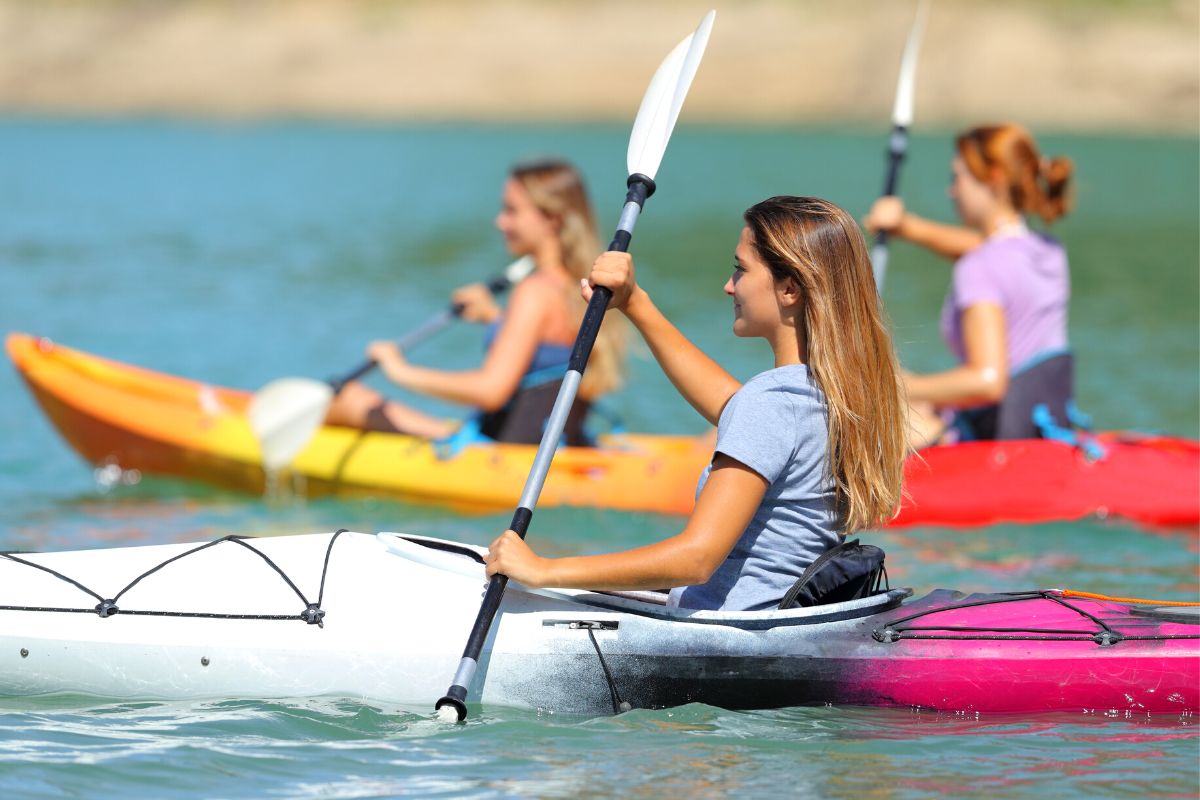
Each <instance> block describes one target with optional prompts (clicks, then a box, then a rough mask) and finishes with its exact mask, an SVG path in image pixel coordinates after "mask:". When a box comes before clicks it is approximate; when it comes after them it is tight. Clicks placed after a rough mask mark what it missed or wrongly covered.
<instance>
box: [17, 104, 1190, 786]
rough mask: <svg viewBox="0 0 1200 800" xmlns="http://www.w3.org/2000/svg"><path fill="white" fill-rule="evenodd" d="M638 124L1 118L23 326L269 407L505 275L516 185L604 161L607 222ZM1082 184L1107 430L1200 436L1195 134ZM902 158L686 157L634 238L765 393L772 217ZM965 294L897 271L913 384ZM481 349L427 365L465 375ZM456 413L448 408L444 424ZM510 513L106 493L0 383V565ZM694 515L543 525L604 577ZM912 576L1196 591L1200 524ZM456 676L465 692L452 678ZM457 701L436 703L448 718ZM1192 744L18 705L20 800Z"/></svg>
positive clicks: (885, 724)
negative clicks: (554, 161)
mask: <svg viewBox="0 0 1200 800" xmlns="http://www.w3.org/2000/svg"><path fill="white" fill-rule="evenodd" d="M626 136H627V130H625V129H623V128H619V127H611V128H587V129H583V128H578V127H569V126H564V127H545V126H543V127H528V128H521V127H508V128H475V127H471V128H468V127H389V126H373V125H323V124H315V123H293V124H272V125H254V126H226V125H204V124H196V123H187V124H184V123H168V122H155V121H141V122H95V121H88V122H72V121H42V120H28V119H9V120H6V121H0V152H4V153H5V154H6V157H5V158H4V159H3V160H0V203H3V212H2V213H0V323H2V325H0V327H2V328H3V329H4V330H5V331H8V330H22V331H27V332H31V333H37V334H41V335H45V336H50V337H52V338H54V339H56V340H59V341H62V342H63V343H65V344H68V345H74V346H77V347H81V348H83V349H86V350H89V351H92V352H96V353H99V354H103V355H107V356H110V357H113V358H117V359H120V360H124V361H129V362H133V363H137V364H140V365H144V366H148V367H151V368H155V369H160V370H164V371H169V372H175V373H179V374H183V375H187V376H191V377H197V378H203V379H205V380H208V381H211V382H215V383H222V384H230V385H237V386H246V387H257V386H260V385H261V384H263V383H264V382H266V381H268V380H270V379H272V378H275V377H280V376H283V375H292V374H294V375H309V376H315V377H322V376H326V375H329V374H332V373H335V372H339V371H341V370H343V369H346V368H348V367H350V366H353V365H354V364H355V363H357V362H358V360H359V359H360V357H361V348H362V345H363V343H365V342H366V341H367V340H369V339H372V338H379V337H385V336H396V335H398V334H400V333H403V332H404V331H405V330H407V329H409V328H411V327H412V326H414V325H415V324H417V323H418V322H420V321H422V320H423V319H424V318H425V317H426V316H428V315H429V314H430V313H431V312H432V311H433V310H434V309H436V308H437V307H439V305H440V304H441V303H442V302H444V300H445V296H446V292H447V291H448V290H449V289H450V288H452V287H454V286H457V285H459V284H461V283H464V282H467V281H470V280H475V279H477V278H479V277H480V276H482V275H487V274H490V273H491V272H493V271H494V270H496V269H497V268H498V267H499V266H500V265H502V264H504V263H506V261H507V258H506V256H505V254H504V252H503V250H502V247H501V245H500V242H499V239H498V236H497V235H496V234H495V233H494V231H493V230H492V229H491V219H492V217H493V215H494V213H495V210H496V207H497V202H498V196H499V187H500V184H501V182H502V180H503V176H504V172H505V168H506V166H507V165H508V164H509V163H510V162H512V161H514V160H516V159H519V158H523V157H527V156H530V155H534V154H539V153H547V152H553V153H561V154H564V155H567V156H569V157H571V158H573V159H575V160H576V161H578V162H579V163H580V164H581V166H582V167H583V170H584V172H585V174H586V175H587V177H588V178H589V181H590V184H591V187H592V190H593V196H594V198H595V200H596V202H597V207H598V211H599V213H600V216H601V218H602V220H603V221H604V226H603V227H604V228H605V229H606V230H607V229H609V228H610V227H611V226H612V224H613V222H614V221H615V216H616V212H617V210H618V209H619V206H620V202H621V199H622V197H623V192H624V189H623V184H624V175H623V166H624V148H625V137H626ZM1044 144H1045V145H1046V148H1047V149H1048V150H1049V151H1050V152H1052V153H1059V152H1062V153H1065V154H1068V155H1071V156H1072V157H1073V158H1075V159H1076V162H1077V165H1078V168H1079V173H1080V184H1079V197H1078V200H1079V210H1078V212H1077V213H1076V214H1075V215H1073V216H1072V217H1070V218H1068V219H1067V220H1065V221H1064V222H1063V223H1062V224H1061V225H1059V226H1056V230H1057V231H1058V233H1059V234H1060V235H1061V236H1062V238H1063V239H1064V240H1065V241H1066V243H1067V245H1068V247H1069V249H1070V253H1071V261H1072V269H1073V275H1074V284H1073V285H1074V302H1073V305H1072V315H1071V336H1072V339H1073V343H1074V346H1075V348H1076V351H1077V353H1078V357H1079V363H1080V377H1079V382H1080V396H1081V398H1080V399H1081V405H1082V406H1083V407H1084V408H1085V409H1086V410H1088V411H1090V412H1091V413H1092V414H1093V416H1094V417H1095V418H1096V420H1097V423H1098V424H1099V425H1100V426H1101V427H1105V428H1114V427H1129V428H1138V429H1143V430H1162V431H1167V432H1172V433H1179V434H1184V435H1188V436H1193V437H1194V436H1197V435H1198V433H1200V415H1198V408H1200V373H1198V370H1197V365H1198V363H1200V343H1198V341H1197V340H1198V335H1200V334H1198V331H1200V321H1198V317H1200V271H1198V269H1197V267H1198V260H1200V254H1198V250H1197V243H1198V237H1200V224H1198V222H1197V219H1198V217H1200V202H1198V198H1197V186H1198V185H1200V166H1198V159H1197V141H1196V140H1195V139H1194V138H1181V139H1150V138H1114V137H1106V138H1099V137H1078V136H1055V137H1048V138H1047V139H1046V140H1045V142H1044ZM882 150H883V137H882V134H881V133H880V132H877V131H876V132H855V131H836V130H821V131H801V130H782V129H780V130H720V129H694V128H693V129H689V128H686V127H685V128H682V129H681V130H679V131H678V132H677V134H676V136H675V138H674V140H673V141H672V144H671V149H670V151H669V152H668V154H667V157H666V159H665V163H664V165H663V168H662V170H661V171H660V173H659V176H658V178H659V186H660V190H659V193H658V194H656V195H655V197H654V198H653V199H652V200H651V201H650V202H649V204H648V206H647V211H646V214H645V216H644V217H643V219H642V221H641V222H640V223H639V226H638V231H637V235H636V236H635V240H634V245H633V251H634V253H635V256H636V257H637V259H638V264H639V275H640V277H641V279H642V280H643V282H644V283H645V284H646V286H647V287H648V288H649V289H650V291H651V292H652V293H653V294H654V295H655V297H656V299H657V300H658V301H659V303H660V305H662V306H663V307H664V309H665V310H666V311H667V313H668V314H669V315H671V316H672V317H673V318H674V319H676V320H677V321H678V322H679V324H680V325H681V327H682V328H683V329H684V330H685V332H687V333H688V334H689V335H690V336H692V337H693V338H694V339H695V340H696V341H697V342H698V343H699V344H701V346H703V347H704V348H705V349H706V350H709V351H710V352H712V353H713V354H714V355H715V356H716V357H717V358H718V359H719V360H721V361H722V362H723V363H725V364H726V365H728V366H729V367H730V368H731V370H732V371H733V372H735V374H738V375H739V376H741V377H747V376H749V375H751V374H753V373H755V372H757V371H759V370H761V369H763V368H765V367H767V366H769V362H768V359H769V353H768V352H767V351H766V350H765V348H763V347H762V345H761V344H758V345H757V346H756V345H755V343H752V342H741V341H737V340H734V339H733V337H732V336H730V334H729V324H730V320H731V314H730V309H729V306H728V301H727V299H726V298H725V297H724V296H723V295H722V294H721V291H720V288H721V285H722V283H723V282H724V280H725V277H726V275H727V269H728V266H727V265H728V263H729V255H730V253H731V251H732V248H733V245H734V242H735V240H736V237H737V232H738V229H739V227H740V223H739V215H740V212H741V210H742V209H743V208H745V207H746V206H747V205H749V204H751V203H752V202H754V201H756V200H758V199H761V198H762V197H764V196H767V195H769V194H776V193H785V192H786V193H808V194H818V195H823V196H827V197H829V198H831V199H833V200H835V201H837V202H839V203H841V204H843V205H844V206H846V207H847V208H849V209H851V210H853V211H854V212H855V213H856V214H861V213H862V212H864V211H865V210H866V208H867V207H868V205H869V203H870V200H871V198H872V197H873V195H874V193H875V192H876V191H877V190H878V185H879V183H880V181H881V175H882V163H883V162H882ZM948 152H949V145H948V140H947V137H946V136H944V135H940V136H939V135H930V136H921V137H917V138H916V139H915V140H914V142H913V148H912V156H911V159H910V161H909V163H908V164H907V165H906V167H905V172H904V174H903V178H902V187H903V191H904V193H905V195H906V196H907V197H908V198H909V201H910V203H911V205H912V206H913V207H914V208H915V209H916V210H918V211H920V212H922V213H927V214H930V215H934V216H939V217H942V218H947V216H948V215H949V214H950V210H949V205H948V202H947V201H946V199H945V195H944V186H945V183H946V175H947V164H946V160H947V157H948ZM947 277H948V268H947V266H946V265H943V264H941V263H939V262H937V261H935V260H934V259H932V258H931V257H929V256H927V255H924V254H922V253H919V252H917V251H915V250H914V249H912V248H909V247H906V246H904V245H900V246H897V247H896V248H894V253H893V259H892V264H891V269H890V272H889V278H888V283H887V292H886V299H887V301H888V307H889V311H890V313H891V315H892V317H893V321H894V323H895V328H896V332H897V340H898V341H899V343H900V347H901V350H902V353H903V356H904V359H905V361H906V363H907V365H908V366H910V367H911V368H913V369H918V370H924V369H936V368H939V367H942V366H945V365H947V364H948V363H949V361H948V357H947V356H946V355H945V352H944V350H943V348H942V345H941V343H940V342H939V341H938V334H937V325H936V319H937V310H938V308H939V307H940V303H941V298H942V294H943V292H944V290H945V285H946V281H947ZM479 347H480V336H479V331H478V330H474V329H472V328H470V327H468V326H462V327H459V328H456V329H453V330H451V331H448V332H446V333H445V334H443V335H442V336H440V337H439V338H437V339H434V340H431V341H429V342H428V343H427V344H426V345H423V346H422V348H421V349H419V350H416V351H414V353H413V357H414V359H415V360H418V361H423V362H425V363H432V364H440V365H449V366H466V365H468V364H470V363H471V362H472V361H473V360H474V359H475V358H476V357H477V354H478V352H479ZM632 371H633V376H632V380H631V385H630V387H629V388H628V389H626V390H625V391H623V392H622V393H621V394H620V395H619V396H617V397H615V398H614V399H613V400H612V402H611V403H610V405H611V407H612V408H614V409H616V410H618V411H619V412H620V414H621V415H622V416H623V417H624V419H625V422H626V424H627V425H628V426H629V427H630V428H633V429H639V430H655V431H678V432H689V431H699V430H701V427H702V426H701V423H700V421H699V419H698V418H695V417H694V416H693V415H690V414H689V413H688V412H687V410H686V408H685V407H684V405H683V403H682V401H681V400H679V399H678V397H677V396H676V395H675V394H674V393H673V391H672V389H671V387H670V385H669V384H668V383H667V382H666V381H665V379H663V378H662V376H661V375H660V374H659V373H658V372H657V370H656V368H655V367H654V364H653V362H652V361H650V360H648V359H641V360H637V361H635V362H634V364H633V370H632ZM418 405H423V407H425V408H429V409H432V410H436V411H449V410H451V409H449V408H448V407H446V406H442V405H439V404H435V403H429V402H420V401H418ZM507 517H508V515H507V514H498V515H490V516H485V517H470V518H463V517H459V516H455V515H453V514H451V513H449V512H446V511H442V510H438V509H429V508H420V507H414V506H409V505H405V504H402V503H397V502H392V501H386V500H322V501H319V502H313V503H307V504H305V503H299V502H292V503H284V504H268V503H266V502H264V501H263V500H261V499H259V498H254V497H247V496H244V495H239V494H233V493H226V492H221V491H216V490H213V489H209V488H206V487H203V486H197V485H194V484H189V483H186V482H177V481H168V480H161V479H147V480H145V481H143V482H142V483H141V484H139V485H136V486H121V487H118V488H116V489H112V490H104V489H102V488H101V487H100V486H98V484H97V482H96V481H95V479H94V478H93V475H92V472H91V470H90V468H88V467H87V466H86V465H84V464H83V463H82V462H80V461H79V459H78V458H77V457H76V456H75V455H74V454H73V453H72V452H71V451H70V450H69V449H68V448H67V447H66V446H65V445H64V444H63V443H62V442H61V441H60V440H59V439H58V437H57V435H56V434H55V433H54V431H53V430H52V429H51V428H50V426H49V425H48V424H47V423H46V422H45V420H44V419H43V417H42V416H41V414H40V412H39V411H38V410H37V408H36V407H35V405H34V404H33V402H32V400H31V399H30V397H29V396H28V394H27V393H26V391H25V389H24V387H23V385H22V384H21V382H20V381H19V379H18V378H17V377H16V375H15V373H14V372H13V371H12V370H11V369H0V549H54V548H63V547H84V546H117V545H122V544H133V543H138V544H140V543H158V542H174V541H196V540H203V539H206V538H211V537H216V536H220V535H224V534H227V533H246V534H257V535H270V534H279V533H299V532H309V531H315V530H328V529H331V528H336V527H348V528H353V529H358V530H367V531H374V530H385V529H388V530H404V531H409V532H414V533H424V534H431V535H435V536H444V537H449V538H455V539H460V540H465V541H471V542H475V543H486V542H487V541H488V540H489V539H490V538H491V537H492V536H494V535H495V534H496V533H497V532H499V530H501V529H502V528H503V526H504V524H505V523H506V521H507ZM677 525H678V521H677V520H674V519H670V518H664V517H656V516H653V515H630V514H618V513H615V512H604V511H594V510H591V511H589V510H582V511H581V510H561V509H546V510H543V511H539V512H538V514H537V516H536V518H535V521H534V524H533V529H532V532H531V541H535V542H537V543H538V544H539V546H540V547H541V548H542V549H543V550H544V551H546V552H547V553H577V552H594V551H599V550H603V549H605V548H610V547H623V546H629V545H634V544H638V543H641V542H645V541H647V540H648V539H650V538H651V537H654V536H658V535H663V534H668V533H672V532H674V531H675V530H676V529H677V528H676V526H677ZM870 538H871V539H872V540H873V541H875V542H877V543H879V544H882V545H883V546H884V547H886V548H887V550H888V553H889V558H888V562H889V571H890V573H891V575H892V579H893V581H894V582H897V583H903V584H906V585H911V586H913V587H914V588H915V589H917V590H918V591H923V590H926V589H930V588H933V587H937V586H951V587H957V588H963V589H980V590H989V589H997V590H999V589H1014V588H1017V589H1020V588H1031V587H1036V586H1068V587H1071V588H1077V589H1086V590H1092V591H1099V592H1105V593H1114V594H1126V595H1130V594H1132V595H1137V596H1151V597H1162V598H1168V599H1182V600H1187V599H1196V598H1197V592H1198V588H1200V579H1198V572H1200V570H1198V558H1200V546H1198V542H1197V536H1196V534H1195V532H1183V533H1180V532H1156V531H1145V530H1139V529H1136V528H1133V527H1130V526H1128V525H1123V524H1120V523H1114V522H1101V521H1095V520H1090V521H1083V522H1079V523H1071V524H1053V525H1041V526H1031V527H1019V526H997V527H993V528H989V529H985V530H978V531H953V530H944V529H932V528H923V529H915V530H905V531H902V532H889V533H886V534H879V535H873V536H871V537H870ZM447 677H449V676H447ZM432 700H433V698H431V701H432ZM1196 733H1197V731H1196V727H1195V725H1194V720H1192V719H1187V718H1185V719H1157V718H1156V719H1155V720H1149V721H1148V720H1126V719H1116V720H1113V719H1103V718H1095V717H1084V716H1078V717H1076V716H1063V717H1053V718H1039V719H1034V720H1013V719H1005V718H991V719H987V718H984V719H978V720H977V719H963V718H959V717H955V716H954V715H937V714H932V713H929V712H908V711H902V712H880V711H867V710H861V709H831V708H819V709H787V710H781V711H771V712H754V713H741V712H728V711H723V710H719V709H715V708H710V707H705V706H689V707H685V708H681V709H674V710H669V711H656V712H644V711H636V712H633V713H630V714H626V715H622V716H620V717H616V718H597V719H576V718H561V717H539V716H538V715H536V714H533V713H522V712H515V711H506V710H503V709H482V711H481V713H480V712H477V713H476V714H475V716H474V717H473V719H472V721H471V722H470V723H469V724H468V725H467V726H465V727H461V728H456V727H444V726H440V725H437V724H435V723H433V722H432V721H431V720H430V719H429V715H428V713H427V709H424V708H415V709H414V708H409V709H396V708H379V707H375V706H371V705H367V704H356V703H347V702H338V701H333V700H330V701H320V702H303V703H255V702H244V701H236V702H233V701H230V702H210V703H198V704H191V703H189V704H178V703H123V702H112V701H105V700H102V699H95V698H78V697H63V698H44V699H37V700H14V699H7V700H0V795H4V796H14V797H59V796H62V795H64V794H65V795H68V796H96V797H112V796H126V797H201V796H204V797H261V796H288V797H308V796H312V797H372V796H389V795H409V796H422V797H426V796H437V795H446V796H477V797H510V796H511V797H517V796H568V795H570V796H576V795H583V796H608V795H613V794H617V793H626V794H629V795H631V796H652V795H653V796H661V795H663V794H664V793H669V794H671V795H674V794H682V793H689V794H692V795H696V796H701V797H707V796H724V795H727V794H733V793H735V792H736V793H739V794H750V795H768V794H770V795H772V796H777V795H778V794H779V793H780V791H787V790H792V791H793V792H795V791H796V790H799V791H801V792H806V793H812V794H816V793H820V794H828V795H833V796H842V795H862V794H871V795H881V796H888V797H893V796H894V797H918V796H928V795H932V794H938V793H946V794H952V795H967V796H980V797H984V796H986V797H1022V796H1028V795H1033V794H1042V795H1046V796H1056V797H1057V796H1074V797H1087V796H1093V795H1124V794H1128V795H1152V796H1164V795H1166V796H1170V795H1190V794H1192V793H1194V792H1195V791H1196V790H1197V788H1198V781H1200V774H1198V769H1197V756H1198V755H1200V740H1198V738H1197V736H1196Z"/></svg>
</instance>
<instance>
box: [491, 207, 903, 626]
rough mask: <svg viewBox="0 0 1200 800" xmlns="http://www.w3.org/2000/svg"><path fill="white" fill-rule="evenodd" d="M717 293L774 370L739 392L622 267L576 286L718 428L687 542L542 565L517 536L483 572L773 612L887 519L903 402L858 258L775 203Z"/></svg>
mask: <svg viewBox="0 0 1200 800" xmlns="http://www.w3.org/2000/svg"><path fill="white" fill-rule="evenodd" d="M744 220H745V227H744V228H743V229H742V232H741V236H740V237H739V239H738V244H737V248H736V249H735V251H734V265H733V276H732V277H731V278H730V279H729V280H728V281H726V283H725V293H726V294H727V295H729V296H730V298H731V299H732V300H733V332H734V334H735V335H736V336H742V337H757V338H762V339H765V340H766V342H767V344H768V345H769V346H770V348H771V352H772V355H773V356H774V368H772V369H769V370H767V371H766V372H763V373H761V374H759V375H757V376H755V377H754V378H752V379H751V380H749V381H748V382H747V383H746V385H745V386H742V385H741V384H739V383H738V381H737V380H736V379H734V378H733V377H732V376H731V375H730V374H729V373H728V372H726V371H725V370H724V369H722V368H721V367H720V366H719V365H718V364H717V363H716V362H714V361H713V360H712V359H710V358H709V357H708V356H706V355H705V354H704V353H702V352H701V351H700V350H699V349H698V348H697V347H696V346H695V345H694V344H692V343H691V342H690V341H688V339H687V338H686V337H684V336H683V334H682V333H680V332H679V330H678V329H677V328H675V326H673V325H672V324H671V323H670V322H669V321H668V320H667V319H666V317H664V316H663V315H662V313H661V312H660V311H659V310H658V309H657V308H656V307H655V305H654V303H653V302H652V301H651V300H650V296H649V295H648V294H647V293H646V291H645V290H644V289H642V288H641V287H640V286H639V285H638V284H637V282H636V280H635V277H634V269H633V261H632V259H631V258H630V257H629V255H628V254H626V253H615V252H610V253H605V254H603V255H601V256H600V258H599V259H597V260H596V263H595V265H594V266H593V267H592V274H591V276H590V278H589V281H590V284H585V285H584V289H583V290H584V297H585V298H590V295H591V289H590V286H606V287H608V288H609V289H611V290H612V292H613V298H612V301H611V303H610V305H609V307H610V308H618V309H621V310H622V311H623V312H624V313H625V315H626V316H627V317H628V318H629V319H630V321H631V322H633V324H634V325H635V326H636V327H637V329H638V331H639V332H640V333H641V335H642V337H643V338H644V339H645V340H646V343H647V344H648V345H649V347H650V350H651V351H652V352H653V353H654V356H655V358H656V359H658V362H659V364H660V365H661V366H662V368H663V371H664V372H665V373H666V374H667V376H668V377H669V378H670V379H671V382H672V383H673V384H674V385H675V387H676V388H677V389H678V390H679V392H680V394H682V395H683V397H684V399H686V400H687V401H688V402H689V403H690V404H691V405H692V407H693V408H695V409H696V410H697V411H698V412H699V413H700V414H701V416H703V417H704V418H705V419H707V420H708V421H709V422H712V423H714V424H716V425H717V444H716V449H715V451H714V453H713V459H712V463H711V465H710V466H709V467H708V468H707V469H706V470H705V474H704V475H703V476H702V477H701V486H700V489H699V491H698V493H697V497H696V506H695V509H694V510H693V512H692V515H691V517H690V518H689V520H688V523H687V525H686V526H685V527H684V529H683V531H681V532H680V533H678V534H676V535H675V536H672V537H670V538H668V539H665V540H663V541H660V542H657V543H655V544H651V545H647V546H645V547H638V548H635V549H632V550H626V551H623V552H619V553H610V554H606V555H596V556H578V557H571V558H543V557H541V556H538V555H537V554H536V553H534V552H533V550H531V549H530V548H529V546H528V545H527V544H526V543H525V542H524V541H522V540H521V538H520V537H519V536H517V535H516V534H515V533H513V532H512V531H506V532H505V533H504V534H502V535H501V536H500V537H499V538H497V539H496V541H494V542H492V545H491V547H490V548H489V553H488V557H487V573H488V575H493V574H496V573H502V574H505V575H507V576H509V577H510V578H512V579H514V580H517V581H520V582H521V583H524V584H525V585H526V586H531V587H540V586H560V587H576V588H592V589H613V590H618V589H647V588H656V587H661V586H676V587H682V588H678V589H675V590H673V591H672V592H671V601H672V602H673V603H675V604H677V605H679V606H680V607H683V608H704V609H727V610H750V609H766V608H772V607H774V606H777V605H778V604H779V601H780V600H781V599H782V598H783V595H784V593H785V592H786V591H787V589H788V587H789V586H791V584H792V583H793V582H794V581H795V580H796V577H797V576H799V575H800V573H801V572H803V571H804V568H805V567H807V566H808V565H809V564H810V563H812V561H813V559H815V558H816V557H817V556H819V555H820V554H821V553H823V552H825V551H826V550H828V549H829V548H830V547H832V546H833V545H835V544H836V543H837V542H838V540H839V537H840V536H843V535H845V534H847V533H850V532H853V531H856V530H859V529H861V528H866V527H870V526H875V525H880V524H882V523H884V522H886V521H887V520H889V519H890V518H891V517H892V515H893V514H894V513H895V510H896V506H897V504H898V503H899V500H900V478H901V473H902V469H903V461H904V455H905V445H904V442H905V435H904V403H903V400H902V396H901V390H900V382H899V373H898V368H897V364H896V357H895V353H894V351H893V348H892V342H891V338H890V336H889V334H888V331H887V326H886V324H885V322H884V320H883V315H882V310H881V308H880V304H879V299H878V296H877V294H876V291H875V282H874V278H873V277H872V273H871V264H870V261H869V259H868V257H867V250H866V244H865V242H864V241H863V237H862V233H861V232H860V231H859V229H858V226H857V225H856V224H855V222H854V220H853V219H852V218H851V217H850V216H849V215H848V214H847V213H846V212H845V211H843V210H842V209H840V208H838V207H837V206H835V205H833V204H832V203H829V202H827V201H825V200H819V199H816V198H808V197H773V198H770V199H768V200H764V201H763V202H761V203H758V204H757V205H755V206H753V207H751V208H750V209H749V210H747V211H746V213H745V215H744Z"/></svg>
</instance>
